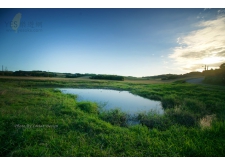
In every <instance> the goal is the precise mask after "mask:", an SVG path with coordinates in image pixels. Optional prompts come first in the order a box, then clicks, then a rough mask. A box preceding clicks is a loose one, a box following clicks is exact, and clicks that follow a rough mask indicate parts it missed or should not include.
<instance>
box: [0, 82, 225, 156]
mask: <svg viewBox="0 0 225 165" xmlns="http://www.w3.org/2000/svg"><path fill="white" fill-rule="evenodd" d="M57 87H74V88H75V87H76V88H107V89H108V88H110V89H117V90H128V91H130V92H132V93H134V94H137V95H140V96H143V97H146V98H150V99H154V100H160V101H161V102H162V105H163V107H164V109H165V114H164V115H157V114H154V113H143V114H139V115H138V116H137V117H138V118H139V120H140V124H139V125H135V126H128V125H126V122H124V121H125V119H126V117H127V116H126V114H124V113H122V112H120V111H119V110H112V111H109V112H104V111H100V110H99V109H98V106H97V105H96V104H95V103H91V102H77V101H76V96H74V95H69V94H62V93H61V92H60V91H59V90H55V88H57ZM224 100H225V90H224V88H223V87H218V86H217V87H215V88H214V87H212V88H210V87H209V86H203V85H202V86H201V85H193V84H187V83H184V82H183V81H178V82H175V83H161V84H149V83H140V82H136V81H135V82H131V81H130V82H126V81H125V82H118V81H105V80H101V81H97V80H95V81H86V80H81V79H79V80H73V79H71V80H46V79H43V80H41V79H4V78H2V79H0V155H1V156H14V157H15V156H77V157H80V156H92V157H93V156H139V157H140V156H144V157H146V156H195V157H196V156H204V157H206V156H208V157H209V156H210V157H211V156H225V139H224V137H225V121H224V119H225V102H224Z"/></svg>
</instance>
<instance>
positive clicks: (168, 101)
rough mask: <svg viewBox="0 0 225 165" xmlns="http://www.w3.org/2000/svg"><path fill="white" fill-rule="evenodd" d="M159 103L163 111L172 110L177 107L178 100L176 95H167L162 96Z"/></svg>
mask: <svg viewBox="0 0 225 165" xmlns="http://www.w3.org/2000/svg"><path fill="white" fill-rule="evenodd" d="M161 102H162V106H163V108H164V109H166V108H174V107H175V106H176V105H178V102H179V99H178V97H177V96H176V95H168V96H164V97H163V98H162V101H161Z"/></svg>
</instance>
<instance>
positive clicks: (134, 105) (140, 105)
mask: <svg viewBox="0 0 225 165" xmlns="http://www.w3.org/2000/svg"><path fill="white" fill-rule="evenodd" d="M60 90H61V91H62V92H63V93H68V94H74V95H77V96H78V97H77V101H92V102H96V103H97V104H98V105H101V106H102V107H103V109H104V110H110V109H115V108H119V109H120V110H121V111H123V112H125V113H127V114H130V115H134V114H137V113H139V112H147V111H154V112H156V113H158V114H163V113H164V110H163V108H162V105H161V102H160V101H154V100H150V99H146V98H143V97H140V96H138V95H134V94H132V93H130V92H128V91H117V90H110V89H77V88H63V89H62V88H60Z"/></svg>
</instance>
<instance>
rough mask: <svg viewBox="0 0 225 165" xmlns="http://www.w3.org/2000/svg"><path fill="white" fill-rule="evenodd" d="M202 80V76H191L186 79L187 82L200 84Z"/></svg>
mask: <svg viewBox="0 0 225 165" xmlns="http://www.w3.org/2000/svg"><path fill="white" fill-rule="evenodd" d="M203 80H204V77H201V78H193V79H189V80H186V82H187V83H192V84H202V81H203Z"/></svg>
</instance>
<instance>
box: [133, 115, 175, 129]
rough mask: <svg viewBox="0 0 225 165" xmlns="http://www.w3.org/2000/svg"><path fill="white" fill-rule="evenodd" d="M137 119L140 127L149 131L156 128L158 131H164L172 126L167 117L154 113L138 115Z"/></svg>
mask: <svg viewBox="0 0 225 165" xmlns="http://www.w3.org/2000/svg"><path fill="white" fill-rule="evenodd" d="M137 119H138V120H139V122H140V123H141V124H142V125H145V126H147V127H148V128H150V129H153V128H157V129H159V130H166V129H167V128H169V127H170V126H171V125H172V122H171V121H170V119H169V118H168V117H166V116H164V115H159V114H156V113H154V112H149V113H139V114H138V116H137Z"/></svg>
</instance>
